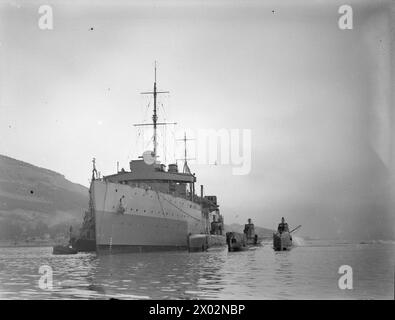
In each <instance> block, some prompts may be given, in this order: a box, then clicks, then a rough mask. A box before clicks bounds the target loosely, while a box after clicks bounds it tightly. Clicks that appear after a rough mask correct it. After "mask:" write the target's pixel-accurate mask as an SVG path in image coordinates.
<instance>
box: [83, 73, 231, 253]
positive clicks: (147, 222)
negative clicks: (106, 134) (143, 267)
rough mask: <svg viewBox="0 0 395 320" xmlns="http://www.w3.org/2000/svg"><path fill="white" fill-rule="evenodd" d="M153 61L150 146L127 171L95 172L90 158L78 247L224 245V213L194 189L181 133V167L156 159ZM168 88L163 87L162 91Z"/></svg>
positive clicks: (120, 248)
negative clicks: (86, 206)
mask: <svg viewBox="0 0 395 320" xmlns="http://www.w3.org/2000/svg"><path fill="white" fill-rule="evenodd" d="M161 93H165V91H158V90H157V82H156V66H155V81H154V88H153V91H152V92H143V94H150V95H152V96H153V100H154V104H153V116H152V123H149V124H138V125H137V126H139V125H141V126H142V125H150V126H152V127H153V139H152V140H153V151H152V152H151V151H148V152H147V151H146V152H144V154H143V156H141V157H139V158H138V159H136V160H132V161H130V171H126V170H124V169H122V170H120V171H118V170H117V171H118V172H117V173H115V174H112V175H108V176H103V177H100V175H98V173H97V170H96V166H95V162H94V161H93V170H92V179H91V184H90V189H89V210H88V211H87V212H86V213H85V217H84V222H83V226H82V228H81V234H80V237H79V239H78V240H77V242H76V246H77V248H78V250H79V251H91V250H96V251H97V252H143V251H159V250H186V249H190V250H191V249H193V251H201V250H206V249H208V248H209V247H211V246H217V245H218V246H221V245H226V238H225V236H224V235H223V217H222V215H221V214H220V210H219V205H218V203H217V197H216V196H215V195H204V187H203V185H201V186H200V195H197V194H196V192H195V187H196V183H197V180H196V175H195V174H194V173H191V170H190V168H189V166H188V163H187V160H188V159H187V155H186V140H187V139H186V137H184V141H185V158H184V159H183V160H184V164H183V169H182V171H179V169H178V165H177V163H173V164H169V165H168V167H167V168H166V165H165V164H162V163H161V162H160V161H159V160H158V155H157V128H158V126H161V125H166V124H168V123H164V122H158V116H157V95H158V94H161ZM166 93H167V92H166Z"/></svg>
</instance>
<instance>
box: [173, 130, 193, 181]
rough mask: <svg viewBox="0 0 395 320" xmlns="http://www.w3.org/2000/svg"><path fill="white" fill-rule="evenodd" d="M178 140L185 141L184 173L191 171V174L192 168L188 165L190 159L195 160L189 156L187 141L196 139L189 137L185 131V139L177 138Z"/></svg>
mask: <svg viewBox="0 0 395 320" xmlns="http://www.w3.org/2000/svg"><path fill="white" fill-rule="evenodd" d="M177 140H178V141H183V142H184V159H182V160H184V168H183V170H182V171H183V173H189V174H191V170H190V169H189V167H188V160H195V159H194V158H188V157H187V141H190V140H195V139H187V134H186V132H184V138H183V139H177Z"/></svg>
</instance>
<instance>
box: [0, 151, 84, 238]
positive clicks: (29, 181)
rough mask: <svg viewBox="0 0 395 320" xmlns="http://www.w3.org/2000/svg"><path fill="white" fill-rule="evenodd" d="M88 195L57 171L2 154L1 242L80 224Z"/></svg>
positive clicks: (0, 161) (0, 159)
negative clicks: (23, 235) (63, 226)
mask: <svg viewBox="0 0 395 320" xmlns="http://www.w3.org/2000/svg"><path fill="white" fill-rule="evenodd" d="M88 194H89V193H88V189H87V188H86V187H84V186H82V185H79V184H76V183H72V182H70V181H68V180H67V179H66V178H65V177H64V176H63V175H61V174H59V173H57V172H54V171H51V170H48V169H44V168H40V167H37V166H34V165H31V164H29V163H26V162H23V161H19V160H16V159H12V158H9V157H6V156H3V155H0V239H7V238H10V237H11V238H15V237H17V238H18V237H19V236H20V234H22V233H25V234H26V232H27V231H29V230H30V233H32V232H31V231H32V230H34V229H38V228H39V229H41V231H45V230H47V229H48V227H49V228H50V227H53V226H55V225H59V224H69V225H70V224H72V225H79V224H80V223H81V221H82V217H83V213H84V211H85V210H86V209H87V207H88ZM36 231H37V232H38V233H40V232H39V230H36ZM37 232H36V233H37ZM27 233H28V234H29V232H27ZM33 233H34V232H33Z"/></svg>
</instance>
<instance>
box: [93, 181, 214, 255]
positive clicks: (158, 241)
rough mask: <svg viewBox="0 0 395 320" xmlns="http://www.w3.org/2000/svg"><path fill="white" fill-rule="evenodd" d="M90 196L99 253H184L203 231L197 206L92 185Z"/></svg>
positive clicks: (166, 196)
mask: <svg viewBox="0 0 395 320" xmlns="http://www.w3.org/2000/svg"><path fill="white" fill-rule="evenodd" d="M91 196H92V200H93V201H92V203H93V211H94V215H95V229H96V249H97V252H99V253H101V252H102V253H106V252H114V253H115V252H146V251H164V250H165V251H168V250H186V249H187V246H188V235H189V234H195V233H203V232H204V229H205V227H206V226H205V225H204V220H203V219H202V213H201V208H200V205H198V204H196V203H193V202H191V201H188V200H186V199H183V198H179V197H173V196H172V195H169V194H164V193H160V192H157V191H154V190H147V189H143V188H138V187H131V186H128V185H124V184H119V183H110V182H104V181H94V182H93V183H92V185H91Z"/></svg>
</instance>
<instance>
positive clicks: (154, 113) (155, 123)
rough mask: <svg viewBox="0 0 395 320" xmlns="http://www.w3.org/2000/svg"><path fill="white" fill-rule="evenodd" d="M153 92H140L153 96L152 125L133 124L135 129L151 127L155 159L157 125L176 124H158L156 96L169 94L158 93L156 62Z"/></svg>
mask: <svg viewBox="0 0 395 320" xmlns="http://www.w3.org/2000/svg"><path fill="white" fill-rule="evenodd" d="M154 79H155V80H154V91H149V92H141V94H152V95H153V96H154V112H153V115H152V123H138V124H135V125H134V126H135V127H139V126H153V127H154V136H153V144H154V152H153V156H154V158H155V159H156V158H157V146H158V142H157V127H158V126H159V125H167V124H177V122H158V114H157V106H156V100H157V95H158V94H160V93H169V91H158V90H157V87H156V61H155V78H154Z"/></svg>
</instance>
